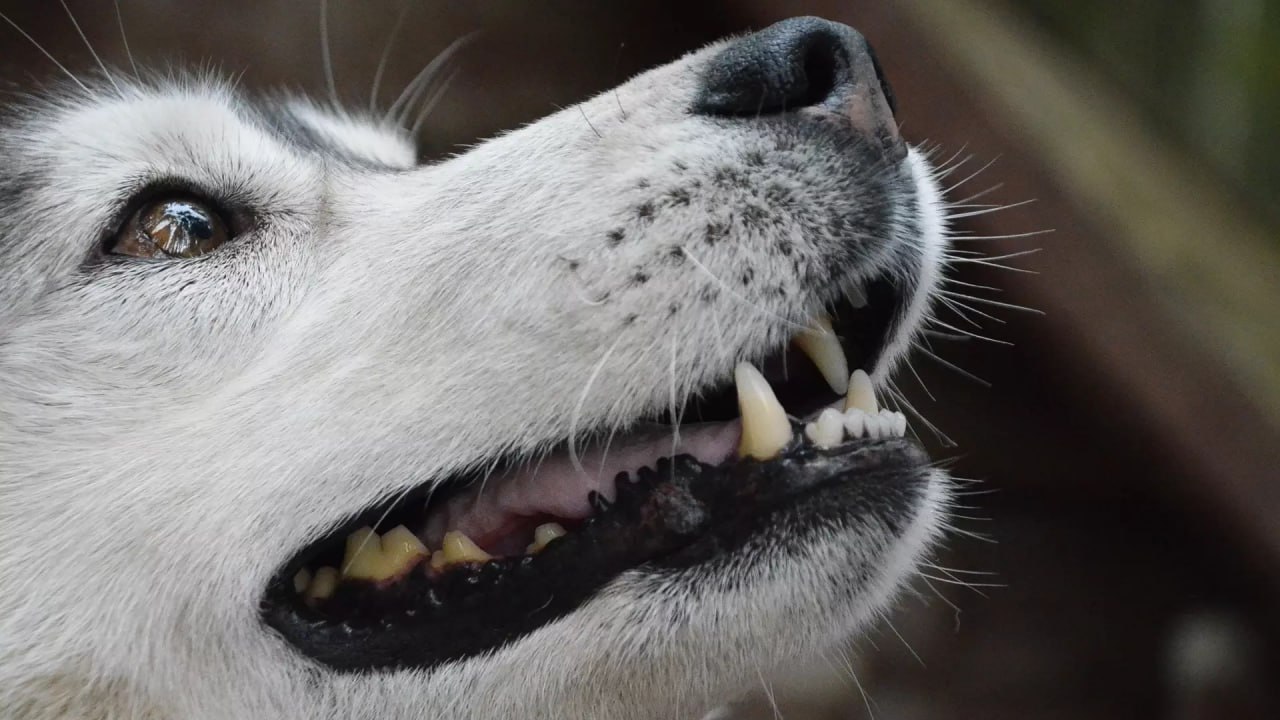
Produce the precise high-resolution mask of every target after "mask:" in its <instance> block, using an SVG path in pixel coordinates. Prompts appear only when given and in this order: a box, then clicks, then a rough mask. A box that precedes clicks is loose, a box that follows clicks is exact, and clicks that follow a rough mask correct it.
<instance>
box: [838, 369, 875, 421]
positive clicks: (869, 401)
mask: <svg viewBox="0 0 1280 720" xmlns="http://www.w3.org/2000/svg"><path fill="white" fill-rule="evenodd" d="M854 408H857V409H859V410H861V411H862V412H864V413H866V414H867V416H868V417H870V416H872V415H875V414H877V413H878V412H879V411H880V404H879V403H877V402H876V391H875V388H873V387H872V386H871V378H870V377H869V376H868V375H867V373H866V371H864V370H854V371H853V375H850V376H849V394H848V395H847V396H846V397H845V399H844V409H845V410H852V409H854Z"/></svg>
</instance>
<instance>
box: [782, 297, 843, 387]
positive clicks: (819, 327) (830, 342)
mask: <svg viewBox="0 0 1280 720" xmlns="http://www.w3.org/2000/svg"><path fill="white" fill-rule="evenodd" d="M809 325H810V328H809V329H807V330H802V331H801V332H800V334H799V335H796V337H795V343H796V346H797V347H799V348H800V349H801V350H803V351H804V354H805V355H808V356H809V359H810V360H812V361H813V364H814V365H817V366H818V372H820V373H822V377H823V378H824V379H825V380H826V381H827V384H828V385H830V386H831V389H832V390H834V391H835V392H836V394H837V395H844V394H845V393H846V392H847V391H848V390H849V361H848V360H846V359H845V357H844V349H843V348H841V347H840V339H839V338H837V337H836V332H835V330H833V329H831V320H830V318H828V317H826V316H825V315H822V316H819V317H817V318H815V319H814V320H813V322H811V323H809Z"/></svg>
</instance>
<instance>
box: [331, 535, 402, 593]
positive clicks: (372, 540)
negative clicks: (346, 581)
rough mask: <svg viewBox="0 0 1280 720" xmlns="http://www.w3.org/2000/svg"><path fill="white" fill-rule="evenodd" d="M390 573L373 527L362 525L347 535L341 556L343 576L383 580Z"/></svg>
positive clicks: (380, 543)
mask: <svg viewBox="0 0 1280 720" xmlns="http://www.w3.org/2000/svg"><path fill="white" fill-rule="evenodd" d="M392 574H393V572H392V569H391V567H390V565H389V564H388V563H387V560H386V557H384V556H383V554H382V540H381V538H379V537H378V533H376V532H374V531H373V528H369V527H362V528H360V529H359V530H356V531H355V532H353V533H351V534H350V535H348V536H347V552H346V555H344V556H343V558H342V576H343V577H351V578H361V579H364V580H384V579H386V578H388V577H391V575H392Z"/></svg>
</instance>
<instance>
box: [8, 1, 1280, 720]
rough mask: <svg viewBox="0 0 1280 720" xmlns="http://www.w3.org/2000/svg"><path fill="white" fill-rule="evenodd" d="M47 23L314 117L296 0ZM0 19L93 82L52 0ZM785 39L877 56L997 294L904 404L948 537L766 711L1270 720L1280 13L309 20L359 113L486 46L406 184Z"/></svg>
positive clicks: (171, 5) (724, 12)
mask: <svg viewBox="0 0 1280 720" xmlns="http://www.w3.org/2000/svg"><path fill="white" fill-rule="evenodd" d="M68 4H69V6H70V8H71V11H72V12H73V13H74V16H75V18H76V19H77V20H78V21H79V23H80V26H81V27H82V28H83V31H84V34H85V36H86V37H87V39H88V41H89V42H90V43H91V44H92V45H93V47H94V48H95V49H96V50H97V51H98V53H99V54H100V55H101V56H102V58H103V60H105V61H106V62H107V63H108V64H109V65H111V66H113V67H115V68H120V69H127V68H129V64H130V60H129V59H128V57H127V55H126V51H125V44H124V41H123V39H122V37H123V36H122V33H121V29H122V26H123V29H124V31H125V35H127V38H128V43H129V47H130V49H131V50H132V54H133V57H134V59H135V60H136V62H137V63H138V64H139V65H140V66H141V65H146V66H149V67H153V68H156V67H159V68H164V67H167V66H171V65H179V64H185V65H201V66H214V67H217V68H220V69H222V70H223V71H224V72H226V73H227V74H229V75H234V76H237V77H239V78H240V83H241V84H242V85H243V86H244V87H246V88H248V89H250V90H255V91H256V90H262V89H272V88H280V87H286V88H292V89H295V90H298V91H302V92H307V93H310V94H313V95H315V96H317V97H322V98H323V97H328V96H329V95H330V92H331V88H330V82H329V80H328V79H327V77H326V73H325V70H324V62H323V58H324V52H325V51H324V49H323V48H324V43H322V32H321V27H322V20H321V9H320V7H321V6H320V3H319V1H318V0H314V1H313V0H253V1H252V2H251V1H249V0H218V1H217V2H215V1H213V0H183V1H182V2H178V1H177V0H170V1H161V0H120V2H119V8H120V18H119V22H118V19H117V16H116V13H115V10H114V8H113V6H112V3H110V2H102V1H100V0H92V1H91V0H76V1H74V2H69V3H68ZM0 12H3V14H4V15H5V16H6V17H7V18H8V19H9V20H11V21H12V23H14V24H16V25H17V26H18V27H20V28H21V29H22V30H23V31H25V32H26V33H29V34H30V35H31V37H32V38H34V39H35V40H37V41H38V42H39V43H40V44H41V45H42V46H43V47H44V48H45V50H47V51H48V53H49V55H51V56H52V57H53V58H56V59H57V60H58V61H59V62H61V63H62V64H64V65H65V66H66V67H67V68H69V69H70V70H71V71H72V72H75V73H83V72H92V71H93V68H94V61H93V58H92V56H91V55H90V54H89V52H88V51H87V50H86V47H85V45H84V43H83V42H82V40H81V38H80V36H79V35H78V34H77V30H76V27H75V26H74V25H73V24H72V22H71V20H70V19H69V18H68V16H67V14H66V13H64V12H63V10H62V7H61V6H60V5H59V4H58V3H54V2H40V3H33V2H29V1H27V0H0ZM800 14H817V15H822V16H825V17H828V18H830V19H834V20H840V21H843V22H847V23H850V24H852V25H854V26H855V27H858V28H859V29H860V30H862V32H863V33H864V34H865V35H867V37H868V38H869V39H870V40H871V42H872V43H873V44H874V45H875V47H876V48H877V51H878V53H879V55H880V58H881V60H882V62H883V64H884V66H885V68H886V71H887V73H888V76H889V78H890V80H891V82H892V84H893V87H894V89H895V91H896V93H897V95H898V98H899V105H900V113H899V119H900V121H901V122H902V126H903V132H904V134H905V135H906V136H907V137H908V138H909V139H910V140H912V141H913V142H924V143H926V144H927V146H928V147H931V148H934V152H935V156H934V157H935V161H937V162H939V163H943V164H945V165H946V166H947V167H948V168H949V169H950V174H949V175H948V176H947V181H946V182H947V185H948V186H950V187H951V190H950V198H951V200H952V201H953V202H955V203H956V207H955V208H954V209H953V213H954V215H955V221H954V222H955V228H956V232H957V240H958V242H957V247H958V249H959V251H960V253H961V258H962V259H964V260H966V261H971V262H960V263H957V266H956V268H955V273H954V277H955V279H956V280H957V281H959V283H964V284H955V285H953V286H952V288H951V289H952V290H953V291H955V292H961V293H965V294H972V295H975V296H977V297H978V298H981V299H983V300H985V301H987V302H983V301H978V300H974V301H970V305H971V306H972V309H970V310H959V311H957V310H947V311H945V312H944V314H943V319H944V320H945V321H946V322H947V323H949V324H951V325H953V326H954V327H955V328H956V329H957V331H956V332H955V333H954V336H947V335H936V336H933V337H930V338H929V340H930V344H931V346H932V352H933V353H934V355H935V356H930V355H928V354H920V355H917V356H916V357H915V358H914V359H913V367H914V369H915V371H916V373H911V372H909V371H908V372H904V373H902V374H900V376H899V377H898V379H897V384H898V386H899V387H900V388H901V389H902V391H903V392H904V393H905V394H906V396H907V397H908V398H909V400H910V402H911V404H912V405H913V406H914V407H915V408H916V410H917V411H918V413H919V414H922V415H923V416H924V417H925V418H927V419H928V421H929V423H932V424H933V425H935V426H936V427H937V428H938V432H936V433H934V432H931V431H929V430H927V429H925V428H926V423H925V422H924V421H923V420H921V419H920V418H919V417H914V418H913V425H914V427H915V428H916V429H917V431H918V432H919V433H920V435H921V437H922V439H924V440H925V441H926V442H927V443H929V444H930V445H931V452H932V453H933V455H934V457H936V458H939V459H943V460H945V461H946V462H947V463H948V464H949V465H950V466H951V467H952V468H953V471H954V472H955V473H956V474H957V475H959V476H961V477H964V478H972V479H974V480H976V481H978V482H975V483H973V484H970V485H967V486H966V491H967V492H968V493H969V494H967V495H966V496H965V498H964V501H963V504H964V505H965V508H964V509H962V510H961V511H960V514H961V517H958V518H957V519H956V521H955V526H956V528H957V530H956V532H953V533H951V534H950V536H949V537H948V540H947V543H946V547H945V548H944V549H943V550H942V552H941V553H940V555H939V556H938V557H937V559H936V560H935V561H934V564H933V565H932V566H929V567H925V568H924V569H923V571H922V573H921V576H920V577H917V578H916V579H915V580H914V581H913V583H912V587H913V590H912V592H911V593H909V594H908V595H906V596H905V597H904V598H903V600H902V602H900V603H899V605H898V607H897V609H896V611H895V612H894V613H893V614H892V615H891V616H890V617H889V618H888V619H887V620H886V621H885V622H883V623H881V625H880V626H879V627H877V628H876V629H875V630H874V631H873V633H872V634H871V636H870V637H869V638H866V639H864V640H862V641H860V642H858V643H857V644H856V645H855V646H854V647H853V648H852V652H851V659H850V662H849V663H848V666H847V667H843V665H844V664H843V663H833V665H836V664H839V665H841V667H840V668H838V669H837V670H835V671H826V670H825V669H823V668H819V669H814V670H806V671H805V672H803V673H798V675H800V676H801V677H797V678H791V679H788V680H785V681H779V683H778V684H777V687H776V692H775V693H774V696H775V698H774V699H775V700H776V702H777V704H778V705H779V710H780V713H781V715H782V716H783V717H787V718H798V719H801V720H804V719H809V718H859V717H869V716H873V717H876V718H884V719H898V718H901V719H903V720H914V719H920V720H925V719H932V718H938V719H939V720H941V719H942V718H948V719H951V718H1019V719H1021V720H1040V719H1045V720H1047V719H1050V718H1053V719H1057V718H1117V719H1118V718H1176V719H1179V720H1183V719H1185V720H1193V719H1194V720H1199V719H1209V718H1249V719H1251V718H1276V717H1280V612H1277V610H1280V602H1278V601H1280V432H1278V429H1280V322H1278V321H1277V316H1278V315H1280V232H1278V228H1280V140H1278V139H1277V138H1280V2H1277V1H1276V0H1159V1H1157V0H1141V1H1135V2H1125V3H1116V2H1109V1H1108V0H1021V1H1014V0H1006V1H1000V0H946V2H929V1H927V0H901V1H898V2H884V1H881V0H877V1H874V2H873V1H872V0H863V1H857V0H839V1H836V0H813V1H811V2H801V1H799V0H797V1H795V2H785V1H782V0H775V1H768V0H735V1H734V2H728V1H727V0H720V1H713V0H708V1H705V2H700V3H696V4H694V3H688V2H676V1H675V0H645V1H644V2H640V1H639V0H616V1H614V2H609V3H604V2H561V1H556V0H547V1H544V2H538V3H528V2H518V1H515V0H512V1H511V2H467V3H460V2H448V3H446V2H440V1H435V2H433V1H431V0H412V1H411V2H403V1H401V0H360V1H358V2H357V1H356V0H330V2H329V3H328V9H327V17H326V18H325V23H324V24H327V26H328V36H329V38H328V46H327V47H328V53H329V56H330V58H331V65H332V71H333V72H332V86H333V87H332V91H333V92H335V93H336V95H337V96H338V97H339V98H341V99H342V101H343V102H348V103H352V104H354V105H357V106H360V107H367V106H369V105H370V103H373V105H374V106H375V107H377V108H379V109H380V110H385V109H386V108H387V107H388V106H390V105H391V104H392V103H393V102H394V99H395V98H396V97H397V96H398V95H399V94H400V92H401V90H402V89H403V88H405V87H406V85H408V84H409V83H410V82H411V80H412V79H413V77H414V76H415V75H416V74H417V73H418V72H419V71H420V70H421V69H422V68H423V67H424V66H425V65H426V64H427V63H429V62H430V61H431V60H432V59H433V58H435V57H436V56H437V54H438V53H440V52H441V51H442V50H443V49H444V48H446V47H447V46H448V45H449V44H450V43H451V42H452V41H454V40H456V39H457V38H458V37H460V36H462V35H463V34H465V33H469V32H472V31H476V30H479V31H481V33H480V34H479V35H477V36H476V37H475V39H474V40H473V41H472V42H470V43H469V44H467V45H465V46H464V47H462V48H460V49H458V51H457V52H456V53H454V54H452V56H451V60H450V62H449V63H448V67H447V68H446V69H445V71H444V72H443V73H440V74H437V75H435V76H434V77H435V81H434V82H432V83H431V84H429V85H427V86H423V90H424V93H423V95H422V98H423V100H424V101H426V100H429V99H430V98H432V97H437V95H436V93H437V91H439V93H440V94H439V95H438V97H439V102H438V103H437V104H436V105H435V106H434V110H433V111H432V112H431V113H430V114H429V115H427V116H426V117H425V119H424V120H423V122H422V125H421V136H422V147H423V153H424V156H425V157H426V158H428V159H430V158H435V157H441V156H444V155H446V154H448V153H451V152H457V151H460V150H462V149H464V148H465V146H466V145H467V144H468V143H473V142H475V141H476V140H477V139H481V138H484V137H487V136H490V135H492V134H494V133H496V132H498V131H500V130H502V129H505V128H510V127H513V126H515V125H518V124H520V123H524V122H527V121H530V120H533V119H536V118H538V117H540V116H542V115H545V114H548V113H550V112H552V111H554V110H555V109H556V108H557V107H559V106H564V105H569V104H572V103H574V102H576V101H578V100H581V99H584V98H586V97H587V96H589V95H591V94H593V93H596V92H600V91H603V90H606V89H608V88H610V87H612V86H613V85H616V84H618V83H619V82H621V81H623V80H625V79H626V78H627V77H629V76H631V75H633V74H635V73H637V72H639V71H641V70H643V69H645V68H647V67H650V66H653V65H656V64H659V63H662V62H666V61H669V60H671V59H674V58H675V57H677V56H679V55H680V54H682V53H684V52H686V51H688V50H690V49H693V48H696V47H698V46H699V45H701V44H703V43H706V42H709V41H711V40H714V39H716V38H719V37H722V36H724V35H726V34H730V33H736V32H742V31H745V30H749V29H759V28H762V27H764V26H766V25H768V24H770V23H771V22H773V21H775V20H778V19H781V18H784V17H788V16H791V15H800ZM397 28H398V29H397ZM393 35H394V39H393ZM0 48H3V50H0V82H2V83H3V86H2V89H3V90H4V91H5V93H6V94H9V93H12V92H22V91H29V90H32V89H34V88H36V87H38V86H39V85H40V84H41V83H44V82H49V81H56V80H57V78H58V76H59V71H58V70H57V68H56V67H55V66H54V65H53V64H52V63H51V62H50V59H49V57H46V56H45V55H44V54H42V52H41V51H40V50H38V49H37V48H36V47H35V45H33V44H32V43H30V42H28V41H27V40H25V39H24V38H23V37H22V35H21V34H20V33H19V32H17V31H15V29H14V28H13V27H11V26H8V25H7V24H5V23H0ZM384 57H385V58H386V59H385V63H383V61H382V58H384ZM380 64H381V65H382V69H381V70H379V67H380ZM455 72H456V74H454V73H455ZM375 77H379V78H380V79H379V81H378V83H377V85H376V87H375V82H374V78H375ZM447 77H452V81H451V82H450V83H449V84H448V85H447V87H446V86H445V85H444V83H443V80H444V79H445V78H447ZM0 101H7V100H0ZM2 161H3V159H2V158H0V162H2ZM1049 231H1051V232H1049ZM1028 251H1038V252H1033V253H1028ZM1024 253H1026V254H1024ZM1004 266H1007V268H1012V269H1007V268H1006V267H1004ZM999 303H1008V304H1010V305H1019V306H1027V307H1030V308H1034V309H1035V310H1037V311H1038V313H1031V312H1025V311H1020V310H1016V309H1013V308H1011V307H1007V306H1004V305H1000V304H999ZM1039 313H1043V314H1039ZM965 332H972V333H975V334H978V335H981V336H983V337H984V338H990V341H988V340H983V339H976V338H972V337H969V336H967V335H966V334H965ZM916 375H918V378H917V377H916ZM926 388H927V389H926ZM855 678H856V680H855ZM741 712H742V713H743V714H744V715H747V716H751V715H753V714H755V715H757V716H759V717H774V715H775V713H774V709H773V708H772V707H771V705H770V703H769V702H768V701H767V699H765V698H764V697H763V694H762V697H761V698H757V699H755V700H751V701H747V702H746V703H744V705H743V707H742V708H741Z"/></svg>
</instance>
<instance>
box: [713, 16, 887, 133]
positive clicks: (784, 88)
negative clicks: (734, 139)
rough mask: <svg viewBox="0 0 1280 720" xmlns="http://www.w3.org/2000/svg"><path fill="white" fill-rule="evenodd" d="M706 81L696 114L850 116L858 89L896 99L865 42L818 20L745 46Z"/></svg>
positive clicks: (716, 62) (773, 30)
mask: <svg viewBox="0 0 1280 720" xmlns="http://www.w3.org/2000/svg"><path fill="white" fill-rule="evenodd" d="M873 68H874V70H873ZM701 81H702V86H701V88H700V92H699V95H698V98H697V100H696V101H695V102H694V106H693V110H694V112H696V113H700V114H704V115H720V116H759V115H770V114H777V113H785V112H790V111H795V110H799V109H802V108H806V107H814V106H826V107H827V108H828V109H831V110H842V109H843V108H844V107H845V105H847V103H848V102H849V101H850V100H851V98H853V97H854V96H855V95H856V94H857V88H858V87H866V86H867V85H871V86H872V87H874V86H875V84H876V83H878V84H879V86H880V87H881V88H883V89H884V94H885V96H886V98H891V97H892V96H891V95H890V93H889V90H888V83H886V82H885V81H884V73H883V72H882V71H881V69H880V65H879V63H878V62H876V60H875V55H874V54H873V53H872V52H871V48H870V46H869V45H868V44H867V41H866V40H865V39H864V38H863V37H862V35H860V34H859V33H858V32H857V31H856V30H854V29H853V28H851V27H849V26H847V25H840V24H838V23H833V22H829V21H827V20H823V19H821V18H814V17H803V18H792V19H791V20H784V21H782V22H780V23H776V24H774V25H771V26H769V27H767V28H765V29H764V30H761V31H760V32H757V33H755V34H753V35H748V36H746V37H743V38H739V39H738V40H737V41H735V42H733V43H731V44H730V45H728V46H727V47H725V48H724V49H723V50H721V51H720V53H719V54H718V55H716V56H715V57H713V58H712V59H711V60H710V61H709V62H708V63H707V65H706V66H705V68H704V69H703V73H702V78H701ZM890 102H892V101H891V100H890Z"/></svg>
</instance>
